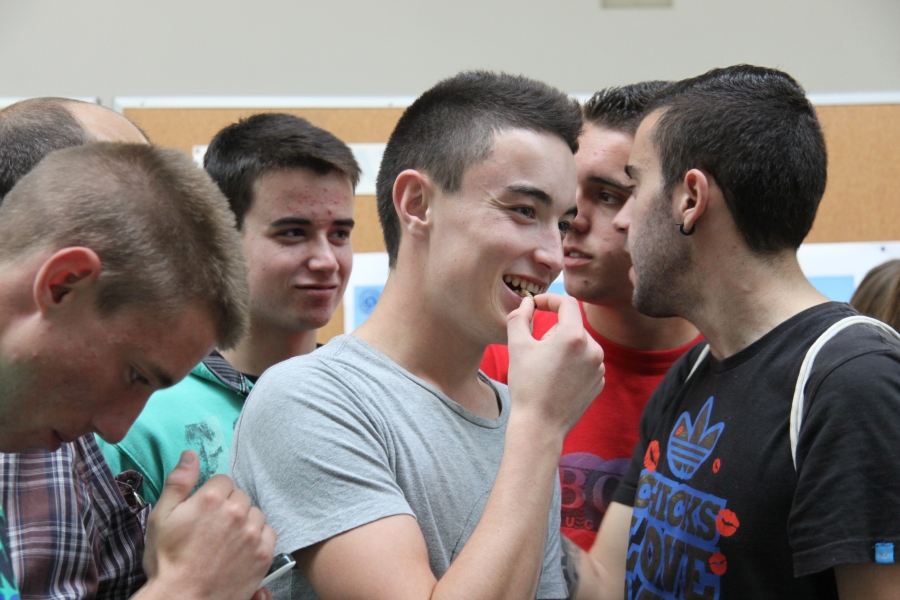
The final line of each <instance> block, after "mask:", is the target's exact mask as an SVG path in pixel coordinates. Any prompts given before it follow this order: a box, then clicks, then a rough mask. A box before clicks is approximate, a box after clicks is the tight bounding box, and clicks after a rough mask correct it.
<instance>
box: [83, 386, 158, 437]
mask: <svg viewBox="0 0 900 600" xmlns="http://www.w3.org/2000/svg"><path fill="white" fill-rule="evenodd" d="M149 397H150V394H149V392H144V393H141V394H140V396H137V397H129V398H120V399H118V400H116V401H115V403H114V405H113V406H110V407H107V408H106V409H105V410H103V411H102V412H99V413H98V414H96V415H95V416H94V419H93V421H92V427H93V429H94V431H96V432H97V435H99V436H100V437H101V438H103V440H104V441H106V442H109V443H110V444H116V443H118V442H121V441H122V440H123V439H124V438H125V434H127V433H128V430H129V429H131V426H132V425H133V424H134V422H135V421H136V420H137V418H138V415H140V414H141V411H142V410H144V405H145V404H147V399H148V398H149Z"/></svg>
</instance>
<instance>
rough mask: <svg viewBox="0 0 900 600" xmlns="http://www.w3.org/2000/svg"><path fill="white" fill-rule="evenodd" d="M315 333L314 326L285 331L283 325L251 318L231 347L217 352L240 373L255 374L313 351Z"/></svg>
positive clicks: (260, 373)
mask: <svg viewBox="0 0 900 600" xmlns="http://www.w3.org/2000/svg"><path fill="white" fill-rule="evenodd" d="M317 332H318V330H317V329H311V330H309V331H285V329H284V328H283V327H271V326H266V325H264V324H261V323H258V322H253V321H252V320H251V322H250V332H249V333H248V334H247V335H246V336H245V337H244V339H243V340H241V342H240V343H239V344H238V345H237V346H235V347H234V348H232V349H231V350H224V351H221V352H222V356H224V357H225V360H227V361H228V362H229V363H230V364H231V366H232V367H234V368H235V369H237V370H238V371H240V372H241V373H244V374H245V375H254V376H258V375H262V373H263V371H265V370H266V369H268V368H269V367H271V366H272V365H274V364H276V363H280V362H281V361H283V360H287V359H289V358H293V357H295V356H300V355H301V354H309V353H310V352H312V351H313V350H315V349H316V334H317Z"/></svg>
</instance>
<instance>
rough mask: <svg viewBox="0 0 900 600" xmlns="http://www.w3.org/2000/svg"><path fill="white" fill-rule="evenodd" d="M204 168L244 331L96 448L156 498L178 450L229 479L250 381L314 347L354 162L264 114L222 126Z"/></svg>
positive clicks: (337, 293)
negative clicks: (236, 263) (244, 302)
mask: <svg viewBox="0 0 900 600" xmlns="http://www.w3.org/2000/svg"><path fill="white" fill-rule="evenodd" d="M204 165H205V167H206V170H207V171H208V172H209V174H210V175H211V176H212V178H213V179H214V180H215V181H216V183H217V184H218V185H219V187H220V188H221V190H222V191H223V192H224V193H225V196H226V197H227V198H228V201H229V204H230V206H231V209H232V211H233V212H234V214H235V217H236V219H237V225H238V229H239V230H240V233H241V239H242V242H243V249H244V253H245V255H246V258H247V266H248V271H249V282H250V329H249V333H248V335H247V336H246V337H244V339H243V340H241V342H240V343H239V344H238V345H237V346H236V347H235V348H234V349H232V350H228V351H222V352H221V353H219V352H213V353H212V354H210V355H209V356H208V357H207V358H206V359H204V360H203V362H202V363H200V364H199V365H197V366H196V367H195V368H194V370H193V371H191V374H190V375H189V376H188V377H187V378H185V380H184V381H182V382H181V383H180V384H178V385H176V386H174V387H172V388H170V389H167V390H163V391H161V392H157V393H156V394H154V395H153V396H152V397H151V398H150V401H149V402H148V403H147V407H146V408H145V410H144V412H143V413H141V416H140V417H139V418H138V420H137V422H136V423H135V424H134V426H133V427H132V428H131V430H130V431H129V433H128V435H127V436H126V437H125V439H124V440H122V441H121V442H120V443H118V444H106V443H103V442H101V444H100V446H101V449H102V450H103V454H104V455H105V456H106V459H107V461H108V462H109V464H110V467H111V468H112V471H113V473H120V472H122V471H125V470H127V469H133V470H135V471H137V472H139V473H141V474H142V475H143V476H144V483H143V487H142V489H141V492H140V493H141V495H142V496H143V497H144V499H145V500H147V501H148V502H151V503H153V502H156V499H157V498H158V497H159V494H160V492H161V490H162V485H163V482H164V481H165V475H166V473H168V472H169V471H170V470H171V468H172V467H173V466H174V465H175V464H176V463H177V462H178V457H179V455H180V454H181V452H182V451H183V450H185V449H192V450H194V451H196V452H197V454H198V455H199V457H200V479H199V481H198V484H202V483H203V482H204V481H205V480H206V479H208V478H209V477H211V476H213V475H215V474H217V473H228V463H229V450H230V448H231V438H232V433H233V431H234V424H235V421H236V420H237V418H238V415H239V414H240V412H241V408H242V407H243V405H244V399H245V398H246V397H247V394H248V393H249V391H250V388H251V387H252V386H253V383H254V382H255V381H256V378H257V377H258V376H259V375H261V374H262V372H263V371H265V370H266V369H267V368H269V367H270V366H272V365H274V364H275V363H278V362H281V361H282V360H286V359H288V358H291V357H294V356H298V355H301V354H307V353H309V352H312V351H313V350H315V349H316V334H317V331H318V329H319V328H320V327H322V326H324V325H325V324H326V323H328V321H329V320H330V319H331V316H332V314H333V313H334V311H335V309H336V308H337V306H338V303H339V302H340V301H341V298H342V296H343V293H344V289H345V288H346V285H347V280H348V278H349V276H350V269H351V264H352V260H353V249H352V247H351V245H350V232H351V231H352V229H353V194H354V188H355V186H356V183H357V181H358V180H359V172H360V171H359V166H358V165H357V164H356V160H355V159H354V158H353V153H352V152H351V151H350V149H349V148H348V147H347V145H346V144H344V143H343V142H341V141H340V140H339V139H337V138H336V137H335V136H334V135H332V134H331V133H329V132H327V131H325V130H323V129H320V128H318V127H315V126H313V125H311V124H310V123H308V122H307V121H305V120H304V119H301V118H298V117H294V116H291V115H286V114H278V113H264V114H258V115H254V116H252V117H249V118H248V119H244V120H242V121H240V122H239V123H235V124H232V125H229V126H228V127H226V128H225V129H223V130H222V131H220V132H219V133H218V134H217V135H216V136H215V138H214V139H213V140H212V142H211V143H210V145H209V148H208V150H207V153H206V158H205V160H204Z"/></svg>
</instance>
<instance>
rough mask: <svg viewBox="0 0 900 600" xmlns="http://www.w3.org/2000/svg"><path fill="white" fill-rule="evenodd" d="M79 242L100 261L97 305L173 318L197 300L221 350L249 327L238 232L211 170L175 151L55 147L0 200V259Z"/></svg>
mask: <svg viewBox="0 0 900 600" xmlns="http://www.w3.org/2000/svg"><path fill="white" fill-rule="evenodd" d="M73 246H82V247H87V248H90V249H91V250H93V251H94V252H96V253H97V255H98V256H99V258H100V261H101V265H102V268H101V271H100V274H99V278H98V295H97V297H98V310H99V312H100V314H102V315H106V316H108V315H111V314H113V313H115V312H116V311H118V310H120V309H122V308H124V307H129V308H130V307H136V308H140V309H142V310H146V311H147V312H150V311H152V312H153V314H154V315H157V316H159V317H160V318H161V319H167V318H175V317H177V315H178V314H179V312H180V311H181V310H184V309H185V308H186V307H187V306H188V305H189V304H192V303H199V304H200V305H201V306H203V307H205V309H206V310H207V313H208V314H209V316H210V317H211V318H212V320H213V322H214V323H215V325H216V331H217V334H218V335H217V337H218V342H219V347H220V348H229V347H232V346H233V345H234V344H235V343H236V342H237V341H238V340H239V338H240V337H241V335H242V334H243V333H244V331H245V329H246V327H247V305H248V290H247V276H246V264H245V261H244V257H243V254H242V252H241V241H240V235H239V234H238V232H237V230H236V228H235V222H234V215H232V213H231V211H230V210H229V209H228V203H227V202H226V201H225V198H224V197H223V196H222V193H221V192H220V191H219V189H218V187H216V185H215V184H214V183H213V182H212V180H210V178H209V176H208V175H207V174H206V173H205V172H203V170H202V169H199V168H198V167H197V166H196V165H194V164H193V161H191V159H190V158H189V157H188V156H187V155H186V154H184V153H183V152H180V151H178V150H172V149H163V148H155V147H152V146H148V145H144V144H115V143H95V144H89V145H86V146H79V147H75V148H68V149H65V150H59V151H57V152H54V153H53V154H50V155H49V156H47V157H46V158H45V159H44V160H43V161H41V163H40V164H39V165H38V166H37V167H35V168H34V169H33V170H32V171H31V172H30V173H29V174H27V175H25V176H24V177H23V178H22V179H21V180H20V181H19V183H18V184H16V186H15V187H14V188H13V190H12V191H11V192H10V193H9V194H8V195H7V197H6V200H5V201H4V203H3V205H2V206H0V261H16V260H19V259H21V258H22V257H23V256H28V255H33V254H35V253H38V252H52V251H56V250H58V249H61V248H67V247H73Z"/></svg>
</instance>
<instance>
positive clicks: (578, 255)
mask: <svg viewBox="0 0 900 600" xmlns="http://www.w3.org/2000/svg"><path fill="white" fill-rule="evenodd" d="M566 256H567V257H568V258H590V256H588V255H587V254H582V253H581V252H578V251H577V250H572V251H570V252H566Z"/></svg>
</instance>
